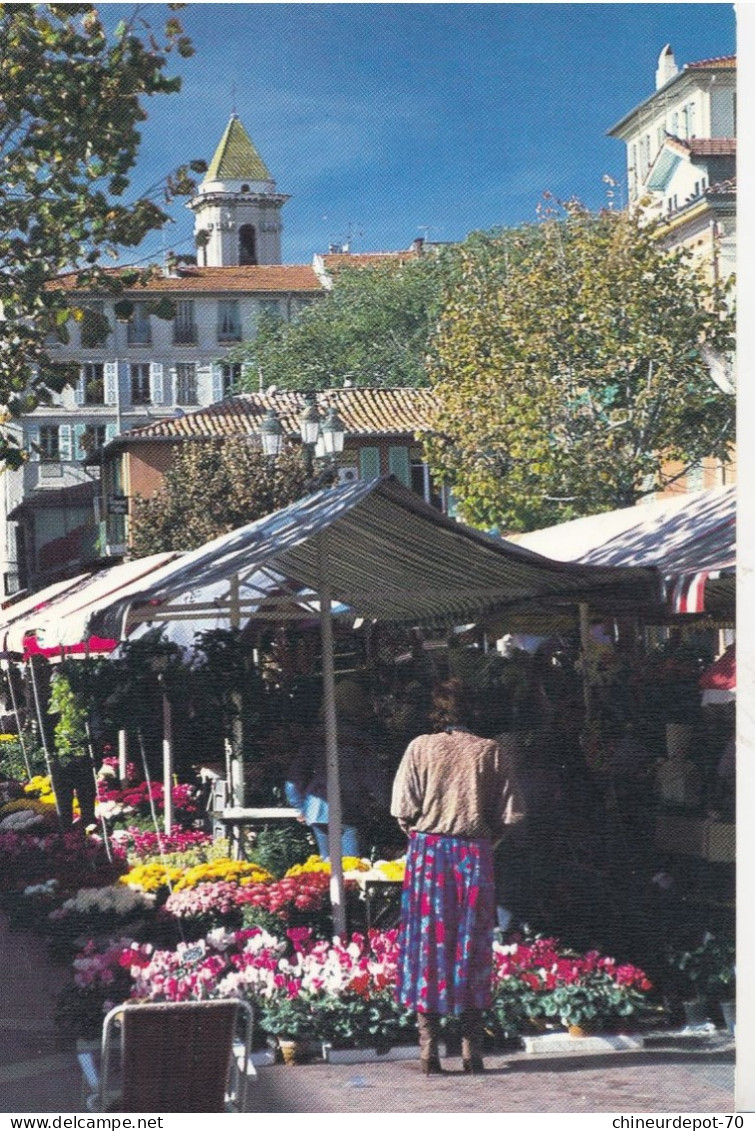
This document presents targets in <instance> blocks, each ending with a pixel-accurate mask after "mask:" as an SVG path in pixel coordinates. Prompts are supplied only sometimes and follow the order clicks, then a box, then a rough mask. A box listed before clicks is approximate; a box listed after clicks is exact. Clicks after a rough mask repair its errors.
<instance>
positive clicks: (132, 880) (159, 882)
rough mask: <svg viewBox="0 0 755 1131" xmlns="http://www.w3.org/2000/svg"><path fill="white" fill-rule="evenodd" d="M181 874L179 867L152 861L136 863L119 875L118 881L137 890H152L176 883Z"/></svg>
mask: <svg viewBox="0 0 755 1131" xmlns="http://www.w3.org/2000/svg"><path fill="white" fill-rule="evenodd" d="M182 875H183V872H182V870H181V869H180V868H166V867H165V865H163V864H160V863H158V862H157V861H152V862H151V863H149V864H138V865H137V866H136V868H132V869H131V871H130V872H127V873H126V875H125V876H121V877H120V880H119V883H122V884H127V885H128V887H130V888H135V889H136V890H137V891H150V892H154V891H158V890H159V889H160V888H162V887H168V886H169V885H171V884H172V885H175V884H177V883H178V881H179V880H180V879H181V876H182Z"/></svg>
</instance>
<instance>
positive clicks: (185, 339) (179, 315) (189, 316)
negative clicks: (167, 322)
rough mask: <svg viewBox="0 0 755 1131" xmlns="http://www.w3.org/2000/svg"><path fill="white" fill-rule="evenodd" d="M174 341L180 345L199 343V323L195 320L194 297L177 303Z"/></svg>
mask: <svg viewBox="0 0 755 1131" xmlns="http://www.w3.org/2000/svg"><path fill="white" fill-rule="evenodd" d="M173 342H174V344H175V345H179V346H193V345H196V343H197V324H196V322H195V321H194V301H193V299H182V300H181V301H180V302H177V303H176V317H175V319H174V321H173Z"/></svg>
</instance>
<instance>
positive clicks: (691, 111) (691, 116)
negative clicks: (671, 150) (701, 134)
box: [687, 102, 697, 137]
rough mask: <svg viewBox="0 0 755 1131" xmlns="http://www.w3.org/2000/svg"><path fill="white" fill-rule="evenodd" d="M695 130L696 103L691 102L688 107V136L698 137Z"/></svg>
mask: <svg viewBox="0 0 755 1131" xmlns="http://www.w3.org/2000/svg"><path fill="white" fill-rule="evenodd" d="M695 130H696V126H695V104H694V102H690V104H689V106H688V107H687V137H697V134H696V132H695Z"/></svg>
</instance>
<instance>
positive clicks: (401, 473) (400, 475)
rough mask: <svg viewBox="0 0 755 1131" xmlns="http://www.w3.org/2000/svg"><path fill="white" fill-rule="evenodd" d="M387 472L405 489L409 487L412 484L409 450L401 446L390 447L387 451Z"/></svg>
mask: <svg viewBox="0 0 755 1131" xmlns="http://www.w3.org/2000/svg"><path fill="white" fill-rule="evenodd" d="M388 470H389V472H390V473H391V475H395V476H396V478H397V479H398V481H399V482H400V483H403V484H404V486H405V487H410V486H411V482H412V477H411V472H410V470H409V449H408V448H405V447H404V446H403V444H402V445H401V446H399V445H396V446H395V447H394V446H391V447H390V448H389V449H388Z"/></svg>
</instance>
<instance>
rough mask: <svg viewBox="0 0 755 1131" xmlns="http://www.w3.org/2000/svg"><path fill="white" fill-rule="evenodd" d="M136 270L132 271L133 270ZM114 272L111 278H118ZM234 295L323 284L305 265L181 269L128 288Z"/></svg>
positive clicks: (68, 284)
mask: <svg viewBox="0 0 755 1131" xmlns="http://www.w3.org/2000/svg"><path fill="white" fill-rule="evenodd" d="M132 270H133V268H132ZM117 273H118V272H117V270H114V271H113V272H112V274H117ZM78 278H79V277H78V274H77V273H75V272H71V273H70V274H68V275H60V276H59V277H58V278H57V279H56V280H55V282H54V283H51V284H50V285H51V286H53V287H60V288H62V289H64V290H70V291H75V290H77V288H78ZM187 291H190V292H193V293H196V294H200V293H203V292H208V293H209V292H215V291H233V292H239V293H249V292H256V293H259V294H266V293H267V294H275V293H279V292H281V291H296V292H312V291H314V292H320V291H322V284H321V283H320V280H319V279H318V277H317V275H316V274H315V272H314V270H313V269H312V267H310V266H308V265H305V264H270V265H267V266H262V267H179V268H177V270H176V273H175V274H173V275H163V274H162V273H159V274H158V273H155V275H154V276H153V277H152V278H150V279H149V281H148V282H147V283H145V284H143V285H139V286H136V287H130V288H127V293H129V294H143V293H145V292H146V293H148V294H149V293H153V294H154V293H160V294H176V293H184V292H187Z"/></svg>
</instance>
